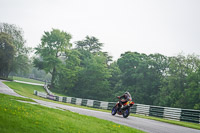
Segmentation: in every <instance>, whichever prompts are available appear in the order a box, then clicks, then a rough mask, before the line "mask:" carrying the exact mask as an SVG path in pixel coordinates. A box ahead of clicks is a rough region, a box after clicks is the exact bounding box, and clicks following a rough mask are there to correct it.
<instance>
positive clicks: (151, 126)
mask: <svg viewBox="0 0 200 133" xmlns="http://www.w3.org/2000/svg"><path fill="white" fill-rule="evenodd" d="M0 93H3V94H8V95H13V96H18V97H21V96H20V95H19V94H17V93H15V92H14V91H13V90H12V89H10V88H9V87H8V86H6V85H5V84H3V83H2V81H0ZM33 100H34V101H36V102H37V103H38V104H40V105H43V106H47V107H51V108H57V109H62V110H69V111H72V112H76V113H79V114H82V115H88V116H93V117H96V118H100V119H104V120H108V121H112V122H115V123H118V124H121V125H126V126H129V127H132V128H136V129H139V130H142V131H145V132H148V133H200V130H197V129H192V128H187V127H182V126H178V125H173V124H168V123H164V122H159V121H155V120H149V119H144V118H138V117H132V116H129V117H128V118H123V117H122V116H119V115H115V116H112V115H111V113H107V112H101V111H94V110H89V109H83V108H78V107H72V106H67V105H63V104H59V103H53V102H47V101H43V100H38V99H33Z"/></svg>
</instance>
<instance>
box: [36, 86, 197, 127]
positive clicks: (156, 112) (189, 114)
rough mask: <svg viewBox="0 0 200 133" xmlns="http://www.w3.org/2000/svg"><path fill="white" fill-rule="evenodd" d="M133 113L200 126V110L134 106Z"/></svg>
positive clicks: (101, 104)
mask: <svg viewBox="0 0 200 133" xmlns="http://www.w3.org/2000/svg"><path fill="white" fill-rule="evenodd" d="M51 94H52V93H51ZM34 95H37V96H39V97H43V98H48V99H51V100H56V101H60V102H65V103H71V104H76V105H82V106H88V107H93V108H98V109H107V110H111V109H112V108H113V107H114V106H115V104H116V102H105V101H97V100H91V99H81V98H75V97H61V96H54V95H49V94H46V93H43V92H38V91H36V90H34ZM131 113H134V114H142V115H147V116H154V117H160V118H166V119H173V120H179V121H186V122H193V123H199V124H200V110H190V109H180V108H170V107H161V106H152V105H144V104H134V105H133V106H132V107H131Z"/></svg>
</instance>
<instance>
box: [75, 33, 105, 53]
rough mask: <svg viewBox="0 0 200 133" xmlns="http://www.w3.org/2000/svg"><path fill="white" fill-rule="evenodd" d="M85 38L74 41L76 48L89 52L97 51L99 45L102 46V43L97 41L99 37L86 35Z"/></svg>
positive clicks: (99, 47)
mask: <svg viewBox="0 0 200 133" xmlns="http://www.w3.org/2000/svg"><path fill="white" fill-rule="evenodd" d="M85 38H86V39H85V40H82V41H77V42H76V48H77V49H79V50H86V51H89V52H91V53H97V52H99V51H101V47H102V46H103V43H100V42H99V39H97V38H96V37H93V36H92V37H89V36H86V37H85Z"/></svg>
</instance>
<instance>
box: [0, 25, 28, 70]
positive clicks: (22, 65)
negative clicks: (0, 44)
mask: <svg viewBox="0 0 200 133" xmlns="http://www.w3.org/2000/svg"><path fill="white" fill-rule="evenodd" d="M0 32H4V33H6V34H8V35H9V36H10V38H11V39H10V40H11V42H12V44H13V45H14V49H15V54H14V58H13V61H12V66H11V69H10V72H11V71H12V72H13V73H15V74H17V73H26V72H28V71H29V66H30V62H29V58H28V53H29V52H30V48H28V47H26V46H25V43H26V41H25V40H24V38H23V30H22V29H21V28H19V27H17V26H15V25H13V24H7V23H0ZM10 72H9V73H10Z"/></svg>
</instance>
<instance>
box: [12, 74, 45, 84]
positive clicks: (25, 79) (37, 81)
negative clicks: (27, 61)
mask: <svg viewBox="0 0 200 133" xmlns="http://www.w3.org/2000/svg"><path fill="white" fill-rule="evenodd" d="M13 80H19V81H24V82H30V83H38V84H44V82H42V81H39V80H35V79H28V78H23V77H16V76H13Z"/></svg>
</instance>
